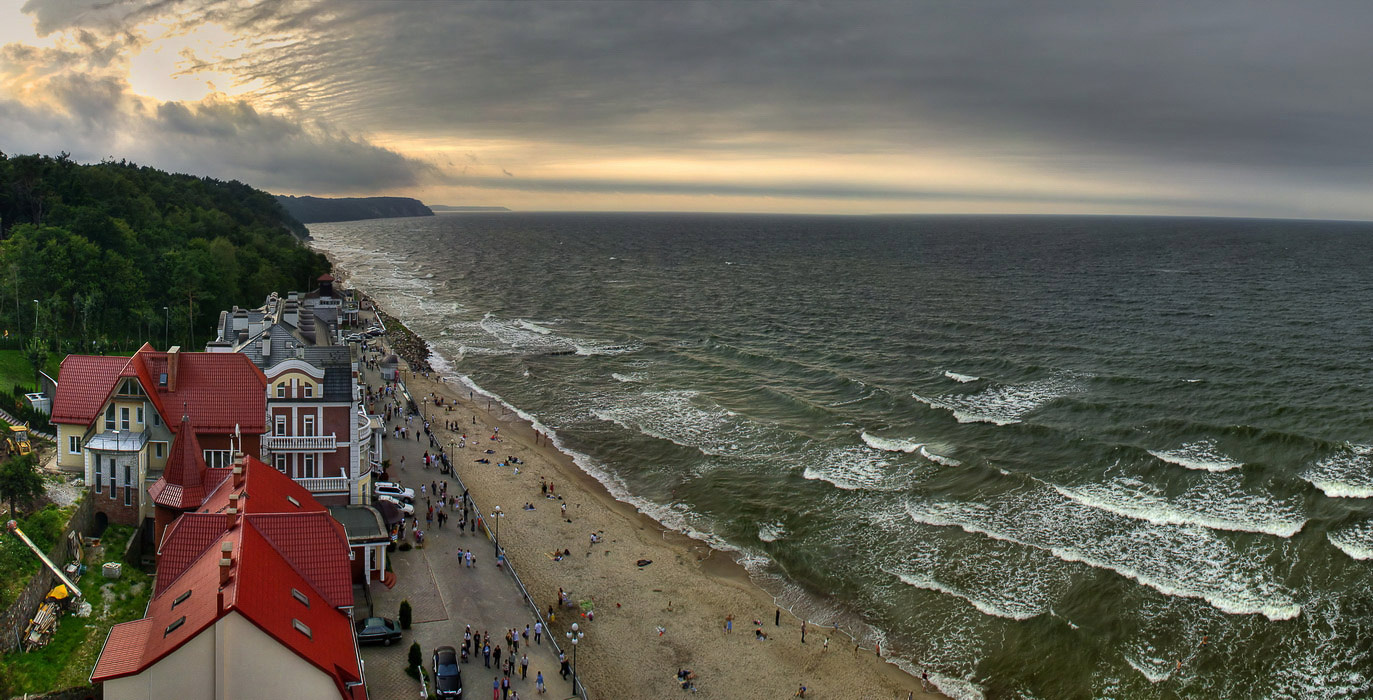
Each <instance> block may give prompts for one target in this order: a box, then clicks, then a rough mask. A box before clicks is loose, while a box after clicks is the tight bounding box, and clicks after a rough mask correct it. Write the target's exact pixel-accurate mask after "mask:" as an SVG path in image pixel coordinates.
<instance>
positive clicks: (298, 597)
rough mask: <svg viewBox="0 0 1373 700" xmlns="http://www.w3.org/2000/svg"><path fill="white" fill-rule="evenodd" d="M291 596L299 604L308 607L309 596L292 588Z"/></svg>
mask: <svg viewBox="0 0 1373 700" xmlns="http://www.w3.org/2000/svg"><path fill="white" fill-rule="evenodd" d="M291 597H292V598H295V599H296V600H298V601H300V603H301V605H304V606H305V607H307V608H308V607H310V598H309V597H308V596H306V595H305V594H304V593H301V592H300V591H298V590H296V589H294V588H292V589H291Z"/></svg>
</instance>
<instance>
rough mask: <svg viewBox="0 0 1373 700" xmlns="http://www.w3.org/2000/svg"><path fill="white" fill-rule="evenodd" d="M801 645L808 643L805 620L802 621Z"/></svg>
mask: <svg viewBox="0 0 1373 700" xmlns="http://www.w3.org/2000/svg"><path fill="white" fill-rule="evenodd" d="M801 643H802V644H805V643H806V621H805V620H802V621H801Z"/></svg>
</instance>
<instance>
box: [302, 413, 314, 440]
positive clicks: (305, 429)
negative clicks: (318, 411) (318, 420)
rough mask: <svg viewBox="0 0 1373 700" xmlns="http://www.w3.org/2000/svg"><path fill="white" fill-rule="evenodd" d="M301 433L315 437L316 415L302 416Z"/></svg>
mask: <svg viewBox="0 0 1373 700" xmlns="http://www.w3.org/2000/svg"><path fill="white" fill-rule="evenodd" d="M300 434H301V435H304V436H306V437H315V435H316V432H315V417H314V416H301V417H300Z"/></svg>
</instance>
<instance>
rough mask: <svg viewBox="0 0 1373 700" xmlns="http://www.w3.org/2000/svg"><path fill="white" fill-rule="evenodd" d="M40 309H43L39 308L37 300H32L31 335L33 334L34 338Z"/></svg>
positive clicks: (36, 332)
mask: <svg viewBox="0 0 1373 700" xmlns="http://www.w3.org/2000/svg"><path fill="white" fill-rule="evenodd" d="M42 308H43V307H41V306H39V305H38V300H37V299H34V300H33V334H34V335H35V336H37V335H38V312H39V311H41V310H42Z"/></svg>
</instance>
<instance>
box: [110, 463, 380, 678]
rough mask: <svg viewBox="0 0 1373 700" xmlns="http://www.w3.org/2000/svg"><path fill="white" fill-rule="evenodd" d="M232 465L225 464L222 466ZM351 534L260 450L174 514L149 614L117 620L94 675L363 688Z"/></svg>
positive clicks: (161, 547) (161, 552)
mask: <svg viewBox="0 0 1373 700" xmlns="http://www.w3.org/2000/svg"><path fill="white" fill-rule="evenodd" d="M225 471H228V470H225ZM351 608H352V585H351V575H350V565H349V559H348V541H347V538H346V537H345V535H344V532H343V526H341V525H340V524H339V523H338V522H337V521H335V520H334V519H333V518H331V517H329V515H328V512H327V511H326V509H325V508H324V506H322V505H320V503H319V502H318V501H316V500H314V498H312V497H311V496H310V493H309V492H308V491H307V490H305V489H304V488H303V487H301V486H300V485H298V484H296V483H295V482H293V481H292V480H291V479H290V478H289V477H287V476H285V475H283V474H281V473H280V472H278V471H276V470H275V469H273V468H271V467H270V466H268V465H266V464H263V463H262V462H259V461H258V460H256V459H252V458H246V459H244V460H243V463H242V464H236V465H235V466H234V469H233V475H232V476H230V477H228V478H226V479H223V480H222V481H220V482H219V483H218V484H216V485H215V486H214V487H212V488H211V489H210V491H209V492H208V493H207V494H206V495H205V497H204V500H203V502H202V504H201V508H200V509H199V510H197V511H195V512H187V513H185V514H183V515H181V516H180V517H179V518H177V519H176V520H175V521H174V522H173V523H172V524H171V526H170V527H168V528H167V530H166V534H165V535H164V537H163V540H162V542H161V543H160V545H159V547H158V566H157V578H156V582H155V584H154V590H153V598H152V601H151V602H150V603H149V604H148V612H147V614H146V616H145V617H144V618H143V619H141V620H137V621H134V622H128V623H124V624H120V625H116V626H115V627H114V628H113V629H111V630H110V635H109V637H108V639H107V640H106V642H105V646H104V648H103V649H102V650H101V654H100V659H99V661H98V662H97V663H96V667H95V671H94V672H93V673H92V674H91V681H92V682H97V683H103V684H104V697H106V698H112V699H114V698H118V699H122V698H161V697H176V698H217V699H233V698H260V697H268V696H272V695H274V694H278V693H279V692H280V691H281V690H282V689H284V688H290V694H291V696H292V697H293V698H301V699H309V698H345V699H346V700H360V699H365V698H366V696H367V695H366V693H367V691H366V689H365V686H364V685H363V678H362V664H361V661H360V660H359V656H358V651H357V646H356V643H355V642H354V636H353V626H352V619H351V616H350V611H351Z"/></svg>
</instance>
